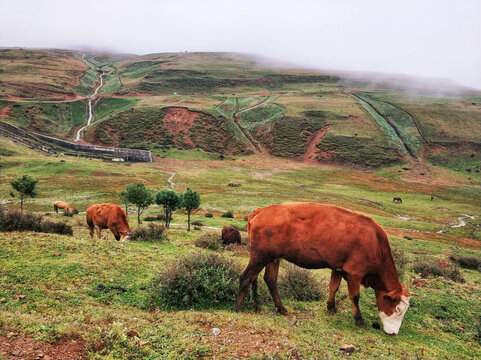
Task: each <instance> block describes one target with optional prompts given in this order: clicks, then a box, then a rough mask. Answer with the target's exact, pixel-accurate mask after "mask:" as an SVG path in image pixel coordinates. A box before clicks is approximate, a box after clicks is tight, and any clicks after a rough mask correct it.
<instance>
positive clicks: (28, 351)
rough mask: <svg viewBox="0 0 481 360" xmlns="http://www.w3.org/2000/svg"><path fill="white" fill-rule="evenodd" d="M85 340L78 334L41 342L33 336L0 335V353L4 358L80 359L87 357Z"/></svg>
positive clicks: (27, 359)
mask: <svg viewBox="0 0 481 360" xmlns="http://www.w3.org/2000/svg"><path fill="white" fill-rule="evenodd" d="M86 347H87V342H86V341H85V340H84V339H82V338H81V337H80V336H77V337H75V336H72V337H62V338H60V339H59V340H57V341H55V342H42V341H38V340H35V339H34V338H33V336H21V335H19V336H11V337H7V336H3V335H2V336H0V354H4V355H5V356H6V359H24V360H36V359H42V360H54V359H62V360H80V359H82V360H83V359H88V358H87V351H86Z"/></svg>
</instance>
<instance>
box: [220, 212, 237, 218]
mask: <svg viewBox="0 0 481 360" xmlns="http://www.w3.org/2000/svg"><path fill="white" fill-rule="evenodd" d="M222 217H223V218H230V219H233V218H234V214H233V213H232V211H226V212H225V213H223V214H222Z"/></svg>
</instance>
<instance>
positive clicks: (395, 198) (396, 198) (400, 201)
mask: <svg viewBox="0 0 481 360" xmlns="http://www.w3.org/2000/svg"><path fill="white" fill-rule="evenodd" d="M392 202H393V203H402V202H403V199H401V198H400V197H393V198H392Z"/></svg>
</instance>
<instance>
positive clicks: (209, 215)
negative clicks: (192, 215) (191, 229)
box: [204, 213, 214, 218]
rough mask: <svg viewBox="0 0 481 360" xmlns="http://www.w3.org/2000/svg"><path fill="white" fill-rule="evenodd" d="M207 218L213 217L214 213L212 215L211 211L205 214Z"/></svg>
mask: <svg viewBox="0 0 481 360" xmlns="http://www.w3.org/2000/svg"><path fill="white" fill-rule="evenodd" d="M204 216H205V217H206V218H211V217H214V215H212V214H211V213H205V215H204Z"/></svg>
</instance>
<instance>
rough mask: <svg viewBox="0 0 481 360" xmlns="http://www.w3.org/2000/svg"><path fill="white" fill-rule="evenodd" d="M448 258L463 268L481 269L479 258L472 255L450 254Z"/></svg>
mask: <svg viewBox="0 0 481 360" xmlns="http://www.w3.org/2000/svg"><path fill="white" fill-rule="evenodd" d="M449 259H450V260H451V261H454V262H455V263H456V264H458V265H459V266H461V267H462V268H464V269H471V270H478V271H481V258H478V257H474V256H454V255H452V256H450V257H449Z"/></svg>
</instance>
